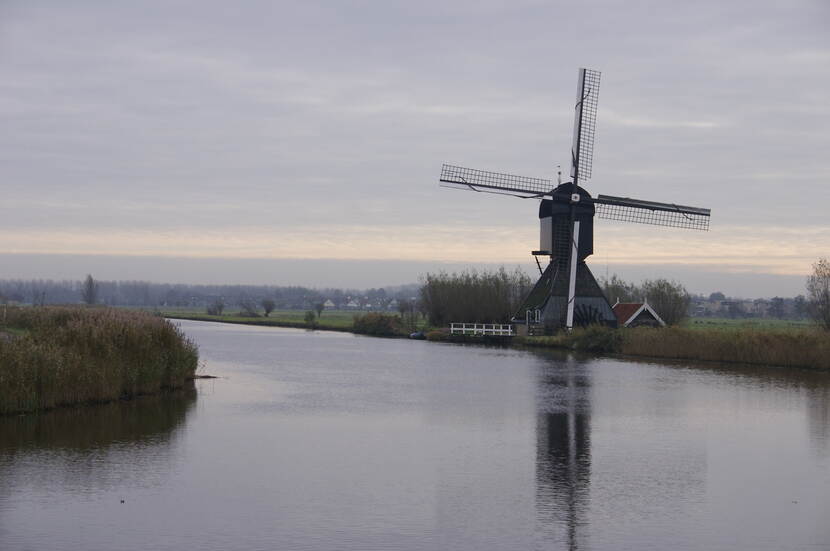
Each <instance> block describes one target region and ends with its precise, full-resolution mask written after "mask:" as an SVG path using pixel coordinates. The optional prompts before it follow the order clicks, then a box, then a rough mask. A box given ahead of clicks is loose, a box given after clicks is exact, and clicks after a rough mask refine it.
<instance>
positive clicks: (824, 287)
mask: <svg viewBox="0 0 830 551" xmlns="http://www.w3.org/2000/svg"><path fill="white" fill-rule="evenodd" d="M807 312H808V313H809V315H810V317H811V318H812V319H813V320H814V321H815V322H816V323H818V324H819V326H820V327H821V328H823V329H825V330H827V331H830V261H828V260H827V259H826V258H820V259H819V260H818V262H816V263H815V264H813V273H812V274H811V275H810V276H809V277H808V278H807Z"/></svg>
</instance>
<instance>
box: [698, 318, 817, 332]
mask: <svg viewBox="0 0 830 551" xmlns="http://www.w3.org/2000/svg"><path fill="white" fill-rule="evenodd" d="M682 327H685V328H688V329H704V330H710V329H724V330H735V329H738V330H745V329H760V330H766V329H776V330H779V329H786V330H796V331H801V330H805V329H810V328H812V327H814V326H813V324H811V323H810V322H809V321H806V320H782V319H773V318H758V319H751V318H750V319H734V318H689V319H687V320H686V321H685V322H683V324H682Z"/></svg>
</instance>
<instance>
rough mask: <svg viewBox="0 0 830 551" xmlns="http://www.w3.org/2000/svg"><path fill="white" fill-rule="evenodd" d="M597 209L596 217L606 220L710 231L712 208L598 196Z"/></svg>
mask: <svg viewBox="0 0 830 551" xmlns="http://www.w3.org/2000/svg"><path fill="white" fill-rule="evenodd" d="M594 207H595V213H596V216H597V217H598V218H604V219H606V220H618V221H621V222H634V223H636V224H649V225H652V226H666V227H669V228H685V229H689V230H701V231H707V230H708V229H709V217H710V210H709V209H702V208H697V207H687V206H683V205H673V204H670V203H654V202H652V201H640V200H637V199H628V198H622V197H611V196H609V195H599V196H597V198H596V199H594Z"/></svg>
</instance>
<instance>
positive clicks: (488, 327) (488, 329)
mask: <svg viewBox="0 0 830 551" xmlns="http://www.w3.org/2000/svg"><path fill="white" fill-rule="evenodd" d="M450 334H452V335H495V336H499V337H512V336H514V335H515V334H516V333H514V332H513V326H512V325H510V324H500V323H451V324H450Z"/></svg>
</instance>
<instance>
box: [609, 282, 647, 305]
mask: <svg viewBox="0 0 830 551" xmlns="http://www.w3.org/2000/svg"><path fill="white" fill-rule="evenodd" d="M600 284H601V286H602V292H603V293H604V294H605V298H607V299H608V300H609V301H611V305H612V306H613V305H614V304H615V303H616V302H617V301H620V302H637V301H638V300H641V299H642V296H641V295H642V293H641V291H640V289H638V288H637V286H636V285H635V284H633V283H628V282H627V281H623V280H622V279H621V278H619V277H618V276H617V274H614V275H612V276H611V279H606V278H602V279H601V280H600Z"/></svg>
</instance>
